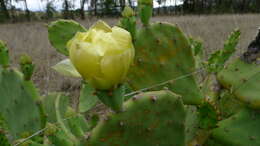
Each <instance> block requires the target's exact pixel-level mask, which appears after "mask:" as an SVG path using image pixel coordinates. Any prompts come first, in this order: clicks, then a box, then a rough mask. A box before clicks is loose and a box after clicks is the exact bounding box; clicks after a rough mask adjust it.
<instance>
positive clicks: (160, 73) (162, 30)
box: [128, 23, 203, 104]
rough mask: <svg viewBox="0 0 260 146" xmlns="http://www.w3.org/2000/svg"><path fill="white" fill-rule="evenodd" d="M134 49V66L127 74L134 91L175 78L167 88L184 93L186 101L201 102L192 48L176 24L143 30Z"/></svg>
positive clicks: (157, 25) (155, 25) (187, 102)
mask: <svg viewBox="0 0 260 146" xmlns="http://www.w3.org/2000/svg"><path fill="white" fill-rule="evenodd" d="M135 52H136V53H135V61H134V65H133V66H132V67H131V68H130V72H129V74H128V80H129V85H130V86H131V87H132V88H133V89H134V90H138V89H142V88H147V87H151V86H154V85H156V84H161V83H163V82H166V81H169V80H173V81H172V82H169V83H168V84H165V86H164V87H168V88H169V89H170V90H171V91H173V92H175V93H177V94H180V95H182V98H183V101H184V103H185V104H200V103H201V102H202V98H203V97H202V95H201V93H200V91H199V88H198V86H197V84H196V81H195V79H194V76H193V74H194V72H196V70H195V61H194V58H193V53H192V49H191V47H190V45H189V42H188V40H187V39H186V37H185V36H184V34H183V33H182V32H181V30H180V29H179V28H178V27H177V26H175V25H171V24H167V23H156V24H153V25H151V26H149V27H146V28H143V29H141V30H140V31H139V32H138V33H137V35H136V42H135ZM175 79H176V80H175ZM187 87H189V88H187ZM162 88H163V87H160V88H155V89H153V90H158V89H162Z"/></svg>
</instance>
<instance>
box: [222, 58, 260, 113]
mask: <svg viewBox="0 0 260 146" xmlns="http://www.w3.org/2000/svg"><path fill="white" fill-rule="evenodd" d="M218 80H219V82H220V83H221V84H222V85H223V86H224V87H226V88H227V89H230V91H231V93H232V94H234V95H235V97H236V98H237V99H239V100H240V101H242V102H244V103H245V104H246V105H248V106H250V107H252V108H256V109H260V86H259V85H260V65H257V64H254V63H252V64H249V63H246V62H244V61H242V60H241V59H237V60H235V61H234V62H233V63H231V64H230V65H229V66H227V67H226V68H225V69H223V70H222V71H221V72H220V73H219V74H218Z"/></svg>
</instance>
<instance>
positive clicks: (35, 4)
mask: <svg viewBox="0 0 260 146" xmlns="http://www.w3.org/2000/svg"><path fill="white" fill-rule="evenodd" d="M79 1H80V0H75V3H74V5H75V8H76V9H77V8H80V5H79V4H80V2H79ZM175 1H176V3H177V4H181V2H180V0H170V1H169V2H167V3H166V5H174V4H175ZM27 3H28V8H29V10H31V11H44V10H45V7H46V1H45V0H27ZM14 5H15V6H16V7H17V8H20V9H23V10H24V8H25V6H24V2H22V1H20V2H18V3H14ZM54 6H55V7H56V9H58V10H60V9H62V1H61V0H59V1H57V0H56V1H54ZM87 7H88V4H86V6H85V8H87ZM154 7H158V3H157V2H156V1H155V0H154Z"/></svg>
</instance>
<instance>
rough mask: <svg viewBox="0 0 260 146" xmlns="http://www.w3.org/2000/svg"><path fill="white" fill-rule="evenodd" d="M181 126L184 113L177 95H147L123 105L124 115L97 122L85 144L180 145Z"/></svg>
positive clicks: (140, 95)
mask: <svg viewBox="0 0 260 146" xmlns="http://www.w3.org/2000/svg"><path fill="white" fill-rule="evenodd" d="M184 123H185V110H184V106H183V103H182V101H181V98H180V97H179V96H177V95H175V94H173V93H171V92H170V91H154V92H147V93H143V94H139V95H137V96H136V97H133V98H131V99H130V100H128V101H127V102H125V104H124V112H121V113H116V114H111V115H110V116H109V117H107V120H104V121H102V122H100V123H99V124H98V125H97V126H96V127H95V128H94V129H93V131H92V133H91V136H90V140H89V141H88V145H89V146H108V145H124V146H133V145H136V146H151V145H165V146H166V145H167V146H169V145H178V146H184V145H185V137H184V135H185V132H184V129H185V128H184ZM148 137H149V138H148Z"/></svg>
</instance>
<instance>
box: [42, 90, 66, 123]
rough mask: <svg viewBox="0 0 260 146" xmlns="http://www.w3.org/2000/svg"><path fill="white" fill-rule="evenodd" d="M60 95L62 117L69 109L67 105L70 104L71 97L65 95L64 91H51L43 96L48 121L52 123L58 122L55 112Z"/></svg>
mask: <svg viewBox="0 0 260 146" xmlns="http://www.w3.org/2000/svg"><path fill="white" fill-rule="evenodd" d="M58 96H61V97H60V106H59V111H60V114H61V115H62V118H64V117H65V112H66V110H67V106H68V105H69V97H68V96H64V95H63V94H62V93H56V92H54V93H49V94H48V95H47V96H45V97H43V98H42V104H43V108H44V109H45V114H46V116H47V121H48V122H50V123H55V122H57V115H56V112H55V110H56V109H55V101H56V98H57V97H58Z"/></svg>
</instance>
